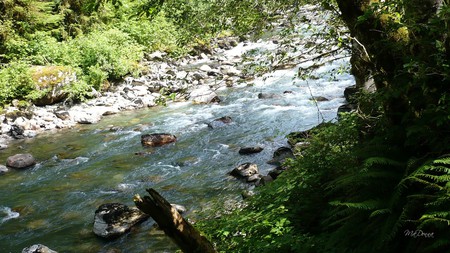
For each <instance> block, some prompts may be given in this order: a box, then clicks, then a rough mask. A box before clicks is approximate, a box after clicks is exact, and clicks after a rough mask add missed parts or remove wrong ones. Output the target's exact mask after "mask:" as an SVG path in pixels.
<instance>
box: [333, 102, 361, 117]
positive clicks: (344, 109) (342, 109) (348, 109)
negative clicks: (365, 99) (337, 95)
mask: <svg viewBox="0 0 450 253" xmlns="http://www.w3.org/2000/svg"><path fill="white" fill-rule="evenodd" d="M356 108H357V106H356V105H355V104H343V105H341V106H339V108H338V111H337V112H338V115H339V113H344V112H352V111H355V110H356Z"/></svg>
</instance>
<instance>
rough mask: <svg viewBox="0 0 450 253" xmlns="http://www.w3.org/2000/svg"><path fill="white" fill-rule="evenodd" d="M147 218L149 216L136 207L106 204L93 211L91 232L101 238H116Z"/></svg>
mask: <svg viewBox="0 0 450 253" xmlns="http://www.w3.org/2000/svg"><path fill="white" fill-rule="evenodd" d="M148 218H149V216H148V215H147V214H145V213H143V212H141V211H140V210H139V209H138V208H137V207H128V206H126V205H124V204H120V203H107V204H103V205H101V206H99V207H98V209H97V210H96V211H95V217H94V228H93V231H94V233H95V234H96V235H97V236H100V237H103V238H107V239H111V238H117V237H119V236H121V235H123V234H125V233H126V232H128V231H129V230H130V229H131V228H132V227H133V226H134V225H136V224H138V223H140V222H142V221H144V220H146V219H148Z"/></svg>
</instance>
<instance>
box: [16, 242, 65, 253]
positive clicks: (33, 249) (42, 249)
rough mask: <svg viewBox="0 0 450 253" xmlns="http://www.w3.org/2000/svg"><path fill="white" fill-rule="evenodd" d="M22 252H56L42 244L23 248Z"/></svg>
mask: <svg viewBox="0 0 450 253" xmlns="http://www.w3.org/2000/svg"><path fill="white" fill-rule="evenodd" d="M22 253H58V252H56V251H54V250H51V249H50V248H49V247H47V246H45V245H42V244H35V245H33V246H30V247H28V248H24V249H23V250H22Z"/></svg>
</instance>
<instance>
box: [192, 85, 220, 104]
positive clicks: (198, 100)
mask: <svg viewBox="0 0 450 253" xmlns="http://www.w3.org/2000/svg"><path fill="white" fill-rule="evenodd" d="M189 100H191V101H192V102H193V103H194V104H209V103H216V102H220V98H219V97H218V96H217V93H216V92H214V91H213V90H212V89H211V88H210V87H209V86H206V85H203V86H200V87H199V88H196V89H195V90H193V91H192V92H191V93H190V94H189Z"/></svg>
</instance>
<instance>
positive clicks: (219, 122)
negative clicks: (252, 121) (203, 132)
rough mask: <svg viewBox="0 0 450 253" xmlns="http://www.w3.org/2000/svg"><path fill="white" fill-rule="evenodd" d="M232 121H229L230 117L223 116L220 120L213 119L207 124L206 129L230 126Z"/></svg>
mask: <svg viewBox="0 0 450 253" xmlns="http://www.w3.org/2000/svg"><path fill="white" fill-rule="evenodd" d="M232 121H233V120H232V119H231V117H230V116H223V117H221V118H218V119H215V120H213V121H211V122H209V123H208V127H209V128H213V129H214V128H218V127H223V126H225V125H226V124H230V123H231V122H232Z"/></svg>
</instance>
